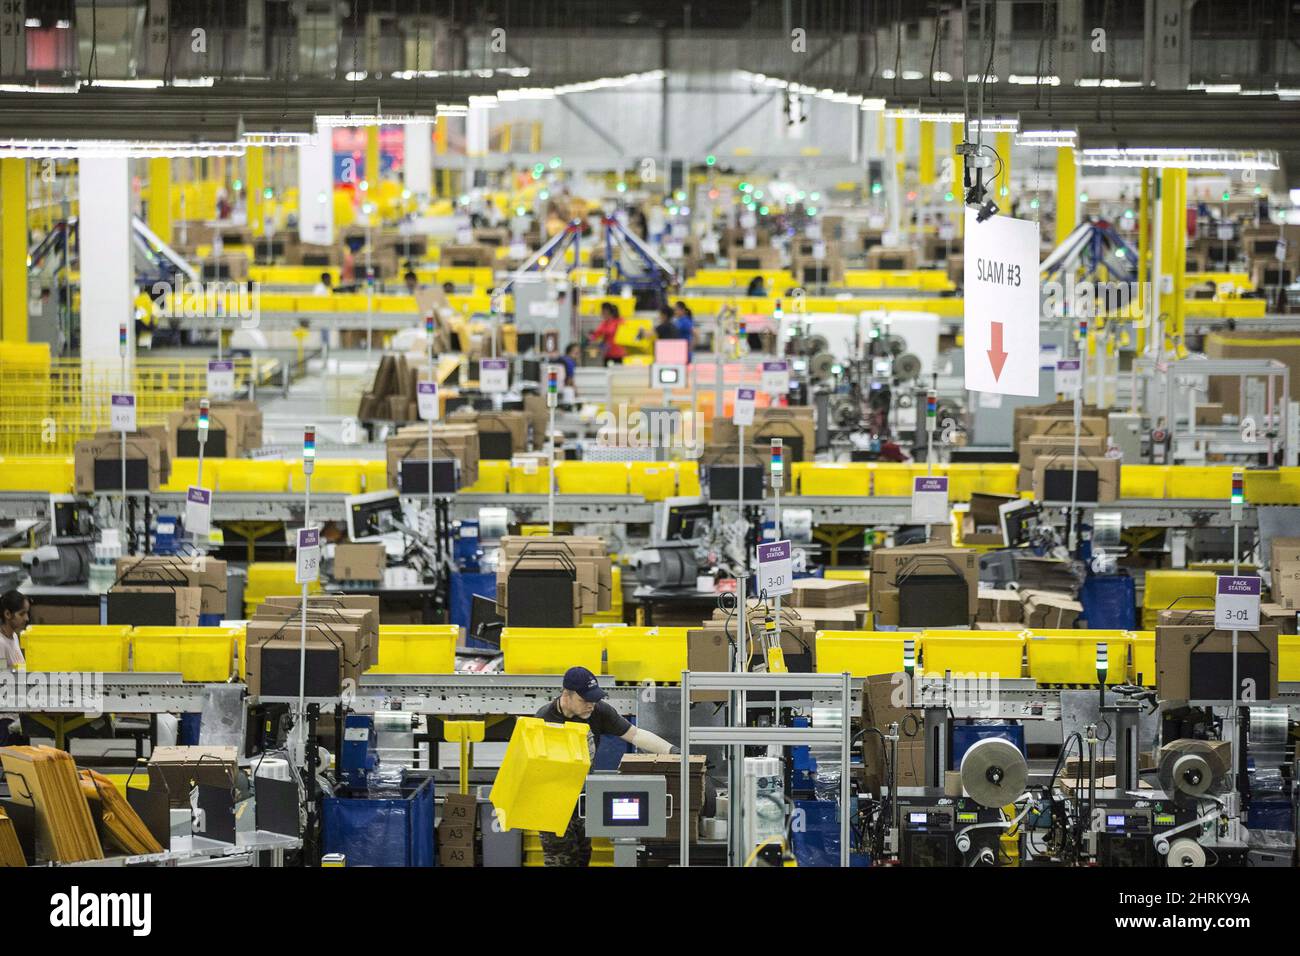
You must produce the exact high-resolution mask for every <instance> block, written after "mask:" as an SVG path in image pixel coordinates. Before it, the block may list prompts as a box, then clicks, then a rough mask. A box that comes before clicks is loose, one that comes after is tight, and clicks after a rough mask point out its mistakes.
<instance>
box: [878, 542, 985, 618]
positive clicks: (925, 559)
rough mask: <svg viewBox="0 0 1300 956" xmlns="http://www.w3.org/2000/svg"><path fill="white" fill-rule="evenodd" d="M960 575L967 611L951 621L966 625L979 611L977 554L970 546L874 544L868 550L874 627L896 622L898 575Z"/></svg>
mask: <svg viewBox="0 0 1300 956" xmlns="http://www.w3.org/2000/svg"><path fill="white" fill-rule="evenodd" d="M913 574H924V575H927V576H953V577H961V578H962V579H963V580H964V581H965V583H966V591H967V594H968V599H967V610H966V615H965V617H964V618H963V619H962V620H955V621H952V622H951V626H953V627H969V626H971V625H972V624H974V623H975V620H976V616H977V615H978V613H979V576H980V566H979V555H978V554H976V552H975V551H973V550H971V549H970V548H951V547H945V546H943V545H937V544H935V545H931V544H915V545H905V546H904V547H901V548H877V549H876V550H875V551H872V552H871V613H872V615H873V618H874V620H875V626H876V627H877V628H879V627H881V625H886V626H889V625H893V626H898V625H899V623H900V620H901V618H900V614H899V610H900V609H899V590H898V581H899V577H900V576H909V575H913Z"/></svg>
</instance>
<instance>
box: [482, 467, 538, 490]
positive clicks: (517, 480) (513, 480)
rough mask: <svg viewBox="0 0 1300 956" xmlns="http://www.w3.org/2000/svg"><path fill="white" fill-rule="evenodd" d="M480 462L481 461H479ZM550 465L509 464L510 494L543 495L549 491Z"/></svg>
mask: <svg viewBox="0 0 1300 956" xmlns="http://www.w3.org/2000/svg"><path fill="white" fill-rule="evenodd" d="M480 464H481V463H480ZM550 481H551V466H550V465H545V464H542V463H540V462H537V463H534V462H531V461H530V462H526V463H523V464H514V463H512V464H511V465H510V493H511V494H512V495H544V494H547V493H548V492H549V491H550Z"/></svg>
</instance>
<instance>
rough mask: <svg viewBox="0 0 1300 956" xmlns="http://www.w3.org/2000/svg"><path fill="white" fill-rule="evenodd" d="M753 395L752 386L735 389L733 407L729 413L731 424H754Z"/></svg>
mask: <svg viewBox="0 0 1300 956" xmlns="http://www.w3.org/2000/svg"><path fill="white" fill-rule="evenodd" d="M754 397H755V391H754V389H752V388H738V389H736V404H735V409H734V410H733V411H732V413H731V423H732V424H733V425H752V424H754Z"/></svg>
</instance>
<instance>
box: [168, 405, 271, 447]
mask: <svg viewBox="0 0 1300 956" xmlns="http://www.w3.org/2000/svg"><path fill="white" fill-rule="evenodd" d="M198 410H199V403H198V402H197V401H189V402H186V403H185V411H186V412H191V413H194V414H197V413H198ZM218 414H220V415H221V416H222V418H223V420H227V421H228V420H233V421H234V423H235V439H236V444H237V445H238V448H239V453H240V454H244V453H246V452H250V451H255V450H257V449H258V448H261V447H262V410H261V409H260V408H258V407H257V403H256V402H252V401H248V400H245V399H241V400H238V401H229V402H213V403H212V415H213V416H214V418H213V420H214V421H215V420H216V419H215V416H216V415H218Z"/></svg>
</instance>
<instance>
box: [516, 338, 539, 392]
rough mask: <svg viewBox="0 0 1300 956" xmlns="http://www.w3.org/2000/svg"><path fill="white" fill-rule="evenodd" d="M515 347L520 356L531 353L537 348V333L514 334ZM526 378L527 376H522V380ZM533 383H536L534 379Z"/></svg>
mask: <svg viewBox="0 0 1300 956" xmlns="http://www.w3.org/2000/svg"><path fill="white" fill-rule="evenodd" d="M515 346H516V347H517V348H518V349H519V353H520V354H521V355H522V354H524V353H525V352H531V351H533V350H534V349H535V348H537V333H536V332H516V333H515ZM527 377H528V376H527V375H525V376H524V378H527ZM533 381H536V379H534V380H533Z"/></svg>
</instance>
